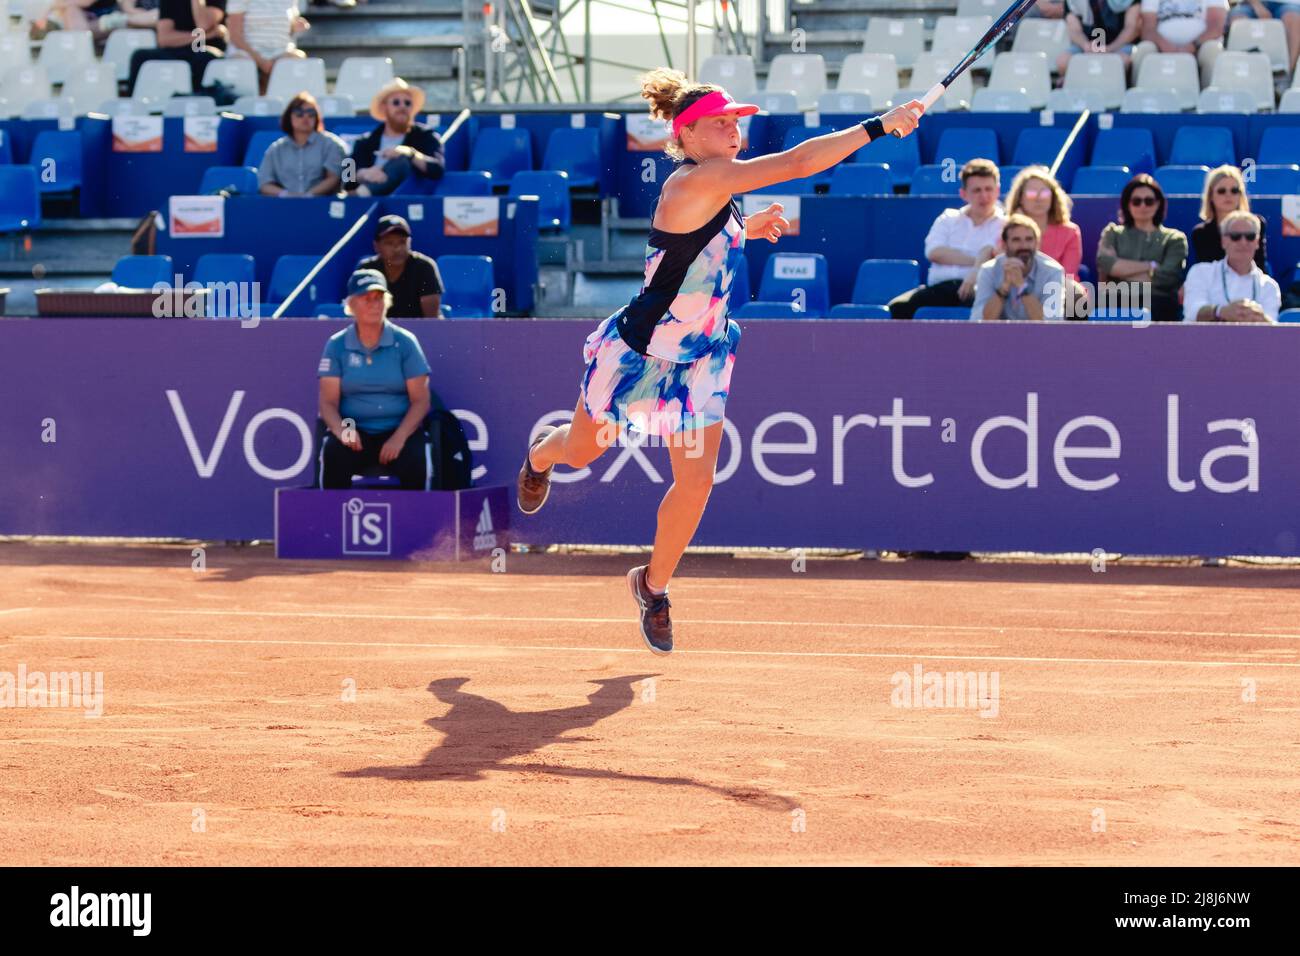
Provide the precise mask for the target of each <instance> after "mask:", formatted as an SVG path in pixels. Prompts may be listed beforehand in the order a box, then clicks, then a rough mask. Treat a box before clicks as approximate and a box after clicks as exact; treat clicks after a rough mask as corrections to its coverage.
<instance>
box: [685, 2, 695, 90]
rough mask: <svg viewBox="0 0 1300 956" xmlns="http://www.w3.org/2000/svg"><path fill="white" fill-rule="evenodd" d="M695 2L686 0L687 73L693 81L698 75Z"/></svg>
mask: <svg viewBox="0 0 1300 956" xmlns="http://www.w3.org/2000/svg"><path fill="white" fill-rule="evenodd" d="M695 2H696V0H686V75H687V76H689V77H690V78H691V80H692V81H694V80H695V76H696V72H695V70H696V62H695V60H696V50H695Z"/></svg>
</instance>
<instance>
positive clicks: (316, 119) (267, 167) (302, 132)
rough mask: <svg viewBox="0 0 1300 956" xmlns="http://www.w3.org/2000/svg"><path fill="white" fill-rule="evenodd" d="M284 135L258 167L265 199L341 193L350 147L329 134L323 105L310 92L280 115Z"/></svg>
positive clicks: (260, 184)
mask: <svg viewBox="0 0 1300 956" xmlns="http://www.w3.org/2000/svg"><path fill="white" fill-rule="evenodd" d="M280 129H282V130H284V134H285V135H283V136H281V137H280V138H279V139H277V140H276V141H275V142H274V143H272V144H271V145H270V146H268V147H267V149H266V155H265V156H263V157H262V162H261V164H260V165H259V166H258V167H257V186H258V191H259V192H261V194H262V195H263V196H332V195H334V194H335V193H337V192H338V191H339V185H340V184H341V183H342V181H343V180H342V176H343V157H344V156H346V155H347V151H348V148H347V145H346V144H345V143H344V142H343V140H341V139H339V138H338V137H337V136H335V135H334V134H333V133H327V132H326V131H325V121H324V120H322V119H321V115H320V106H319V105H318V104H317V102H316V100H315V98H314V97H313V96H312V95H311V94H310V93H307V92H305V91H304V92H302V93H299V94H298V95H297V96H295V97H294V98H293V99H291V100H290V101H289V105H288V106H286V107H285V108H284V113H282V114H281V115H280Z"/></svg>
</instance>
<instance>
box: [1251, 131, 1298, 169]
mask: <svg viewBox="0 0 1300 956" xmlns="http://www.w3.org/2000/svg"><path fill="white" fill-rule="evenodd" d="M1297 156H1300V126H1269V127H1268V128H1266V129H1265V130H1264V136H1263V138H1262V139H1261V140H1260V141H1259V159H1258V161H1259V162H1260V163H1263V164H1265V165H1269V166H1273V165H1279V164H1280V165H1286V164H1288V163H1294V162H1295V161H1296V157H1297Z"/></svg>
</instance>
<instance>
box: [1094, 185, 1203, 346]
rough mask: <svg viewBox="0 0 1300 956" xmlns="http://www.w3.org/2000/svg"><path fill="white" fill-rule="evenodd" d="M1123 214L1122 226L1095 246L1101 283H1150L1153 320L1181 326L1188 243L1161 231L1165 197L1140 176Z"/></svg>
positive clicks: (1122, 200)
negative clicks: (1180, 291) (1181, 291)
mask: <svg viewBox="0 0 1300 956" xmlns="http://www.w3.org/2000/svg"><path fill="white" fill-rule="evenodd" d="M1119 208H1120V219H1121V221H1122V225H1121V224H1118V223H1113V222H1112V223H1110V224H1109V225H1107V226H1106V228H1105V229H1103V230H1102V232H1101V240H1100V242H1098V244H1097V274H1098V277H1099V278H1100V280H1101V281H1102V282H1109V281H1112V280H1123V281H1126V282H1149V283H1150V285H1151V317H1152V319H1153V320H1154V321H1156V322H1177V321H1178V319H1179V316H1180V314H1181V313H1180V309H1179V305H1178V288H1179V286H1181V285H1182V282H1183V267H1184V265H1185V264H1186V262H1187V237H1186V236H1185V235H1183V233H1181V232H1179V231H1178V230H1177V229H1170V228H1169V227H1167V226H1165V225H1163V223H1164V220H1165V211H1166V209H1167V208H1168V203H1167V202H1166V200H1165V194H1164V191H1163V190H1162V189H1161V188H1160V184H1159V183H1157V182H1156V181H1155V180H1154V179H1152V178H1151V177H1150V176H1148V175H1147V174H1146V173H1139V174H1138V175H1136V176H1134V177H1133V178H1132V179H1130V180H1129V182H1128V185H1126V186H1125V187H1124V191H1123V192H1122V193H1121V194H1120V197H1119Z"/></svg>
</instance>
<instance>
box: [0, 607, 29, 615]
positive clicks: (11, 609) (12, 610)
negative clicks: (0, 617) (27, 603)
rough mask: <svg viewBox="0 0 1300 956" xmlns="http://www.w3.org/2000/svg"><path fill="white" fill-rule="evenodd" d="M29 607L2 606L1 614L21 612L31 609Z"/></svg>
mask: <svg viewBox="0 0 1300 956" xmlns="http://www.w3.org/2000/svg"><path fill="white" fill-rule="evenodd" d="M30 610H31V608H29V607H6V608H0V614H21V613H23V612H24V611H30Z"/></svg>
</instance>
